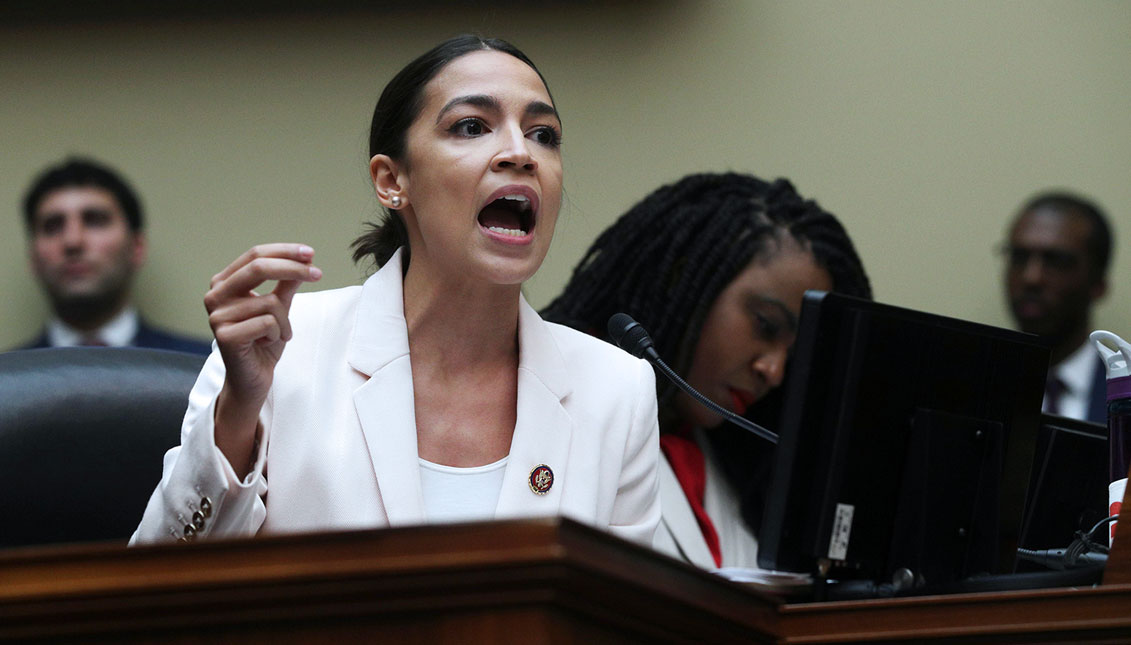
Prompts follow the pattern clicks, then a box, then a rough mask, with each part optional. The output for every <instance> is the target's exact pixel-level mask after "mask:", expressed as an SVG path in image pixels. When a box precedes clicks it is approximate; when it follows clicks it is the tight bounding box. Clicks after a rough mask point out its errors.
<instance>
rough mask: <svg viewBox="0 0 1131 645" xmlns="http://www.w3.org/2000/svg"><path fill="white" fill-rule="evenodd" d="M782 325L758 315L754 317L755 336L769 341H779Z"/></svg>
mask: <svg viewBox="0 0 1131 645" xmlns="http://www.w3.org/2000/svg"><path fill="white" fill-rule="evenodd" d="M781 330H782V328H781V325H779V324H778V323H777V321H774V320H771V319H770V318H768V317H766V316H764V315H762V314H756V315H755V316H754V334H755V335H756V336H759V337H760V338H763V339H765V340H768V341H774V340H777V339H778V337H779V336H781Z"/></svg>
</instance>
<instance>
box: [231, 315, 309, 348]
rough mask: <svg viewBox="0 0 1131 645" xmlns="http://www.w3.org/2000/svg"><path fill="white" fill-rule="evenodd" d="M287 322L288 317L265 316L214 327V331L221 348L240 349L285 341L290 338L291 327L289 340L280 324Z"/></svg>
mask: <svg viewBox="0 0 1131 645" xmlns="http://www.w3.org/2000/svg"><path fill="white" fill-rule="evenodd" d="M286 320H287V318H286V316H284V317H283V318H282V319H280V318H279V317H277V316H273V315H270V314H263V315H260V316H255V317H253V318H248V319H246V320H239V321H235V322H231V323H226V324H223V325H220V326H218V327H213V328H212V330H213V333H214V334H215V335H216V343H217V344H218V345H219V346H220V347H221V348H223V347H239V346H242V345H249V344H251V343H258V342H266V343H273V342H276V341H279V340H284V341H285V340H287V339H288V338H289V337H290V325H289V324H288V325H287V329H286V333H287V338H284V337H283V330H282V328H281V327H280V324H279V323H280V322H286Z"/></svg>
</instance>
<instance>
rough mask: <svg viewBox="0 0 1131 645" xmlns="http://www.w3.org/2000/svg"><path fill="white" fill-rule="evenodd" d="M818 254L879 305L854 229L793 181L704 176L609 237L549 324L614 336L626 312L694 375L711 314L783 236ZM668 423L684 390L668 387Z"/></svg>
mask: <svg viewBox="0 0 1131 645" xmlns="http://www.w3.org/2000/svg"><path fill="white" fill-rule="evenodd" d="M785 236H789V237H791V238H793V239H794V240H795V241H796V242H797V243H798V244H799V245H800V246H801V248H803V249H805V250H807V251H809V252H810V253H812V255H813V258H814V260H815V261H816V263H817V265H818V266H820V267H821V268H823V269H825V270H826V271H828V273H829V275H830V276H831V277H832V281H833V289H834V290H835V291H838V292H842V293H847V294H850V295H854V296H859V297H864V298H870V297H871V295H872V289H871V286H870V285H869V283H868V277H867V275H865V273H864V267H863V265H862V264H861V262H860V258H859V257H858V256H857V255H856V250H855V248H854V247H853V245H852V241H851V240H850V239H849V237H848V234H847V233H846V232H845V230H844V227H843V226H841V224H840V222H838V221H837V219H836V218H835V217H834V216H833V215H832V214H830V213H828V212H826V211H824V210H821V208H820V206H818V205H817V203H816V202H814V201H812V200H806V199H804V198H802V197H801V196H800V195H798V194H797V191H796V190H794V188H793V185H792V184H790V183H789V181H788V180H785V179H778V180H776V181H774V182H772V183H767V182H765V181H763V180H761V179H759V178H757V177H754V176H751V175H743V174H737V173H725V174H710V173H707V174H697V175H690V176H688V177H685V178H683V179H681V180H679V181H677V182H675V183H673V184H669V185H667V186H663V187H661V188H659V189H658V190H656V191H655V192H653V193H652V194H651V195H648V196H647V197H645V198H644V200H643V201H641V202H640V203H639V204H637V205H636V206H634V207H632V208H631V209H630V210H629V211H628V212H627V213H625V214H624V215H623V216H621V218H620V219H619V220H617V221H616V223H614V224H613V225H612V226H611V227H609V228H608V229H607V230H605V232H603V233H602V234H601V235H600V236H599V237H598V238H597V241H596V242H594V243H593V246H592V247H590V249H589V251H588V252H587V253H586V254H585V256H584V257H583V258H582V260H581V262H580V263H579V264H578V265H577V267H576V268H575V269H574V271H573V275H572V277H571V278H570V281H569V283H568V284H567V285H566V287H565V289H564V290H563V291H562V293H561V295H559V296H558V297H557V298H556V299H555V300H554V301H553V302H551V303H550V305H549V306H547V307H546V309H545V310H543V312H542V315H543V317H544V318H546V319H547V320H551V321H554V322H559V323H562V324H565V325H569V326H571V327H574V328H576V329H579V330H582V331H585V332H588V333H591V334H594V335H598V336H601V337H603V338H604V337H605V331H604V330H605V325H606V322H607V321H608V319H609V317H610V316H612V315H613V314H615V313H617V312H621V311H623V312H625V313H628V314H629V315H631V316H632V317H634V318H635V319H636V320H638V321H639V322H640V324H641V325H643V326H644V327H646V328H648V329H649V330H650V332H651V334H652V338H653V340H654V341H655V342H656V351H657V352H659V354H660V355H661V356H663V357H664V358H665V360H667V361H668V362H669V364H671V365H672V367H673V369H675V371H676V372H679V373H686V371H687V369H688V367H689V366H690V364H691V359H692V358H693V354H694V351H695V347H696V344H697V343H698V341H699V334H700V331H701V329H702V326H703V322H704V320H705V319H706V317H707V313H708V312H709V310H710V308H711V305H712V304H713V303H714V301H715V299H716V298H717V297H718V296H719V294H720V293H721V292H722V290H723V289H724V288H726V286H727V285H728V284H730V282H731V281H732V280H734V278H735V276H737V275H738V274H739V273H740V272H741V271H742V270H743V269H744V268H746V266H747V265H749V264H750V262H751V261H752V260H754V259H756V258H759V257H762V256H763V255H764V254H766V253H770V252H773V251H774V250H775V249H776V248H777V247H778V245H779V244H780V242H781V240H782V239H783V237H785ZM657 387H658V398H659V402H660V419H661V424H663V422H664V420H665V419H667V420H671V419H672V418H673V411H672V407H671V406H672V403H673V401H672V399H673V397H674V394H675V391H676V388H675V386H674V385H672V384H671V383H670V382H668V381H667V380H666V379H658V381H657Z"/></svg>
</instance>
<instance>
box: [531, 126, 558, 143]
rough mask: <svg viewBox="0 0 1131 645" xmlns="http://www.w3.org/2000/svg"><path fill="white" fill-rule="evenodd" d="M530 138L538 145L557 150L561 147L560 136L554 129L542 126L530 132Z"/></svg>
mask: <svg viewBox="0 0 1131 645" xmlns="http://www.w3.org/2000/svg"><path fill="white" fill-rule="evenodd" d="M530 136H531V138H532V139H534V140H535V141H537V142H538V143H540V144H542V145H544V146H548V147H550V148H557V147H559V146H561V145H562V135H561V134H560V133H559V132H558V131H557V130H555V129H554V128H552V127H550V126H548V125H543V126H539V127H537V128H534V130H532V131H531V134H530Z"/></svg>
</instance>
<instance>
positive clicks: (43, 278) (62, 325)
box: [20, 159, 210, 354]
mask: <svg viewBox="0 0 1131 645" xmlns="http://www.w3.org/2000/svg"><path fill="white" fill-rule="evenodd" d="M24 219H25V223H26V225H27V234H28V261H29V263H30V265H31V270H32V272H33V273H34V274H35V277H36V278H37V279H38V281H39V283H40V284H41V285H42V287H43V289H44V290H45V291H46V295H47V297H48V299H49V300H50V302H51V307H52V309H53V310H54V316H53V317H52V318H51V319H50V320H48V321H47V324H46V326H45V329H44V331H43V334H42V335H41V336H40V337H39V338H37V339H36V340H35V341H33V342H31V343H29V344H27V345H25V346H23V347H21V348H20V349H31V348H37V347H73V346H136V347H151V348H157V349H170V350H177V351H184V352H195V353H203V354H207V353H208V351H209V349H210V348H209V344H208V343H206V342H204V341H200V340H195V339H191V338H185V337H181V336H177V335H174V334H170V333H167V332H164V331H161V330H158V329H156V328H154V327H151V326H150V325H148V324H146V322H145V321H144V320H142V319H141V317H140V316H139V315H138V312H137V310H136V309H135V308H134V306H133V305H132V303H131V301H130V289H131V287H132V285H133V280H134V275H135V274H136V273H137V271H138V269H140V268H141V266H142V264H144V262H145V256H146V240H145V233H144V232H143V230H142V223H143V220H142V210H141V204H140V202H139V200H138V198H137V195H135V194H134V192H133V190H131V189H130V187H129V186H128V185H127V184H126V182H125V181H124V180H123V179H122V178H121V177H119V176H118V175H117V174H116V173H114V172H113V171H112V170H110V169H109V168H107V167H105V166H103V165H101V164H99V163H96V162H93V161H90V160H85V159H68V160H66V161H64V162H63V163H62V164H60V165H58V166H53V167H50V168H47V169H46V170H45V171H44V172H43V173H42V174H40V175H39V177H37V178H36V180H35V181H34V182H33V183H32V185H31V187H30V188H29V189H28V192H27V195H26V197H25V198H24Z"/></svg>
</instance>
